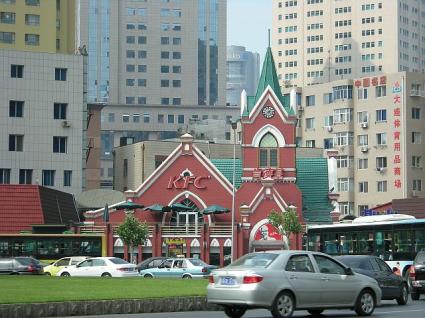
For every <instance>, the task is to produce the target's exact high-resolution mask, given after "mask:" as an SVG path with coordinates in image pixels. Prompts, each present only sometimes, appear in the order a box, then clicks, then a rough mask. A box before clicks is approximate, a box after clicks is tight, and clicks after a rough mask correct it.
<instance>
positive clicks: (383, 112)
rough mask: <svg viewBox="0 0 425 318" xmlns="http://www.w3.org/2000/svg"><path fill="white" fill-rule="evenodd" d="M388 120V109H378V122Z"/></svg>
mask: <svg viewBox="0 0 425 318" xmlns="http://www.w3.org/2000/svg"><path fill="white" fill-rule="evenodd" d="M385 121H387V110H386V109H378V110H377V111H376V122H377V123H379V122H385Z"/></svg>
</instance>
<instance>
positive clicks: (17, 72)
mask: <svg viewBox="0 0 425 318" xmlns="http://www.w3.org/2000/svg"><path fill="white" fill-rule="evenodd" d="M10 77H12V78H23V77H24V66H23V65H15V64H12V65H11V66H10Z"/></svg>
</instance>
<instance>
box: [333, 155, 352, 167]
mask: <svg viewBox="0 0 425 318" xmlns="http://www.w3.org/2000/svg"><path fill="white" fill-rule="evenodd" d="M335 159H336V167H337V168H350V167H352V166H353V157H349V156H337V157H335Z"/></svg>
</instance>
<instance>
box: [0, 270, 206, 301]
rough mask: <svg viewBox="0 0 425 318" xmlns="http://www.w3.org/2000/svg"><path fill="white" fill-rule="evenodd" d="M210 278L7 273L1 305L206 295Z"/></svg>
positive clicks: (2, 279)
mask: <svg viewBox="0 0 425 318" xmlns="http://www.w3.org/2000/svg"><path fill="white" fill-rule="evenodd" d="M207 284H208V280H206V279H191V280H189V279H185V280H183V279H144V278H141V277H133V278H97V277H96V278H95V277H87V278H81V277H78V278H77V277H66V278H65V277H49V276H3V277H0V304H16V303H39V302H57V301H73V300H108V299H143V298H160V297H181V296H183V297H184V296H204V295H206V286H207Z"/></svg>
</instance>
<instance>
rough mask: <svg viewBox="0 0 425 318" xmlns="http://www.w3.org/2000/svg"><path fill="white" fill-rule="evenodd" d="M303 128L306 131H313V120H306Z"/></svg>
mask: <svg viewBox="0 0 425 318" xmlns="http://www.w3.org/2000/svg"><path fill="white" fill-rule="evenodd" d="M305 127H306V129H314V118H306V119H305Z"/></svg>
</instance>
